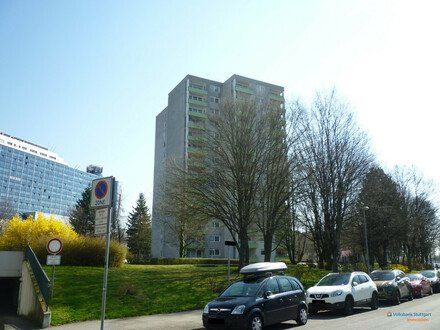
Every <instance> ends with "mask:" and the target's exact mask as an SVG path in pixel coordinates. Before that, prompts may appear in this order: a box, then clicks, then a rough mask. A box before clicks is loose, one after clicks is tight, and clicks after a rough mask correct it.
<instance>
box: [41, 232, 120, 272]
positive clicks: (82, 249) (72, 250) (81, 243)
mask: <svg viewBox="0 0 440 330" xmlns="http://www.w3.org/2000/svg"><path fill="white" fill-rule="evenodd" d="M46 244H47V239H40V240H38V241H36V242H33V243H32V250H34V252H35V255H36V256H37V258H38V260H39V261H40V263H41V264H42V265H45V264H46V258H47V255H48V254H49V253H48V252H47V250H46ZM105 247H106V240H105V239H104V238H100V237H81V238H80V239H74V240H65V241H63V249H62V250H61V252H60V253H59V254H60V255H61V265H63V266H96V267H104V266H105ZM126 255H127V248H126V247H125V246H124V245H122V244H120V243H119V242H117V241H114V240H110V249H109V262H108V264H109V267H122V265H123V264H124V261H125V258H126Z"/></svg>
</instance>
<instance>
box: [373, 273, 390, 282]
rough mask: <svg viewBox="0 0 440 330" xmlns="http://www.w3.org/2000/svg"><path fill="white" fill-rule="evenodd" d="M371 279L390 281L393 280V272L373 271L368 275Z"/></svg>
mask: <svg viewBox="0 0 440 330" xmlns="http://www.w3.org/2000/svg"><path fill="white" fill-rule="evenodd" d="M370 277H371V279H372V280H373V281H392V280H394V273H393V272H373V273H371V275H370Z"/></svg>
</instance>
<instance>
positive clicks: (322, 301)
mask: <svg viewBox="0 0 440 330" xmlns="http://www.w3.org/2000/svg"><path fill="white" fill-rule="evenodd" d="M306 301H307V305H308V310H309V313H310V314H316V313H317V312H318V311H319V310H328V309H330V310H342V311H343V312H344V314H346V315H350V314H352V313H353V308H354V307H355V306H370V307H371V309H377V308H378V306H379V296H378V292H377V287H376V284H374V282H373V281H372V280H371V278H370V277H369V276H368V275H367V274H366V273H364V272H352V273H344V274H338V273H331V274H328V275H326V276H324V277H323V278H322V279H321V280H320V281H319V282H318V283H317V284H316V285H315V286H313V287H311V288H309V289H308V290H307V293H306Z"/></svg>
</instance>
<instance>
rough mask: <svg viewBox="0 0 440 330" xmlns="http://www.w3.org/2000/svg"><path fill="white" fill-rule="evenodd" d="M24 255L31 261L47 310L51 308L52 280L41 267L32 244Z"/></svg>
mask: <svg viewBox="0 0 440 330" xmlns="http://www.w3.org/2000/svg"><path fill="white" fill-rule="evenodd" d="M24 257H25V259H26V260H27V261H28V262H29V265H30V266H31V270H32V272H33V273H34V276H35V280H36V281H37V284H38V288H39V289H40V292H41V296H42V297H43V300H44V303H45V304H46V311H47V310H48V308H49V289H50V285H51V284H50V280H49V278H48V277H47V275H46V273H45V272H44V270H43V267H41V264H40V262H39V261H38V259H37V257H36V256H35V253H34V251H32V248H31V247H30V246H28V247H26V251H25V256H24Z"/></svg>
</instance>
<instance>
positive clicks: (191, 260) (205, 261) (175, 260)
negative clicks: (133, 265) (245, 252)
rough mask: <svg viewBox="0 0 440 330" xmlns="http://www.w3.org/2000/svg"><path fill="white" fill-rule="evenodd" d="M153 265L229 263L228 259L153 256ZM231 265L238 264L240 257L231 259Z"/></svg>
mask: <svg viewBox="0 0 440 330" xmlns="http://www.w3.org/2000/svg"><path fill="white" fill-rule="evenodd" d="M150 263H151V264H152V265H227V264H228V259H206V258H151V262H150ZM230 263H231V265H238V259H231V260H230Z"/></svg>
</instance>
